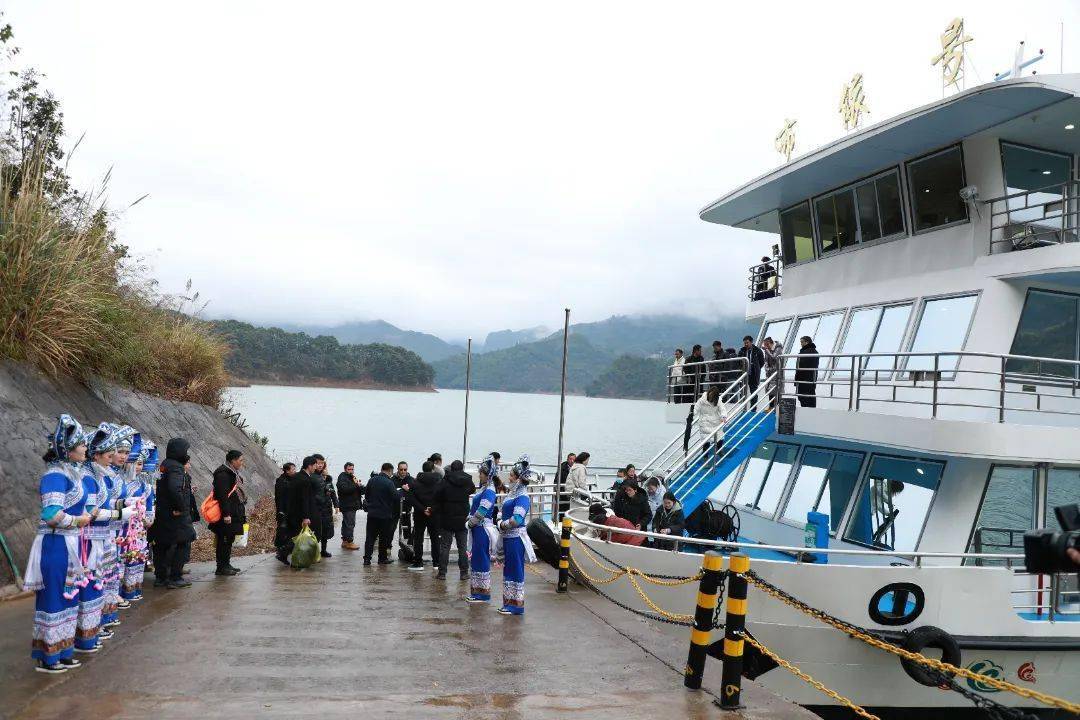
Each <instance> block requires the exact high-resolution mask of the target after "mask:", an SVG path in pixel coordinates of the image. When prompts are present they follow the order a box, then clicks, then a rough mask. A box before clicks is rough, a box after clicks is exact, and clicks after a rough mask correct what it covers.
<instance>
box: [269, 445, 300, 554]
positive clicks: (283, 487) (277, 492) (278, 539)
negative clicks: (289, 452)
mask: <svg viewBox="0 0 1080 720" xmlns="http://www.w3.org/2000/svg"><path fill="white" fill-rule="evenodd" d="M295 474H296V463H291V462H288V463H285V464H284V465H282V466H281V474H280V475H278V478H277V480H275V481H274V507H275V508H276V509H277V531H276V532H275V533H274V547H276V548H280V547H282V546H283V545H285V544H286V543H288V542H289V533H288V529H289V524H288V521H287V518H288V515H289V481H290V480H291V479H292V476H293V475H295ZM283 562H284V563H285V564H288V562H289V561H288V560H284V561H283Z"/></svg>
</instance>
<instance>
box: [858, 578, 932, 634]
mask: <svg viewBox="0 0 1080 720" xmlns="http://www.w3.org/2000/svg"><path fill="white" fill-rule="evenodd" d="M925 605H926V595H925V594H923V591H922V588H921V587H919V586H918V585H916V584H914V583H890V584H888V585H886V586H885V587H883V588H881V589H880V590H878V591H877V592H876V593H874V597H872V598H870V607H869V608H868V611H869V613H870V619H871V620H873V621H874V622H876V623H877V624H879V625H907V624H908V623H910V622H912V621H913V620H915V618H917V617H919V615H920V614H922V611H923V607H924V606H925Z"/></svg>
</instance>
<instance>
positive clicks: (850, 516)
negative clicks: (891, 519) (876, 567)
mask: <svg viewBox="0 0 1080 720" xmlns="http://www.w3.org/2000/svg"><path fill="white" fill-rule="evenodd" d="M868 455H869V457H868V459H867V460H865V461H864V462H863V467H862V470H861V471H860V473H861V474H860V476H859V482H858V484H857V485H856V487H855V491H854V492H853V493H852V505H851V506H850V507H849V508H848V511H847V513H846V516H845V517H844V521H843V525H842V527H843V529H844V532H843V535H838V536H837V537H838V538H840V539H842V540H843V541H844V542H846V543H851V544H852V545H856V546H858V547H864V548H868V549H870V550H876V551H878V552H880V553H881V554H882V555H896V556H898V557H904V556H907V555H910V554H912V553H917V552H919V546H920V545H922V541H923V536H924V535H925V534H926V526H927V524H928V523H929V522H930V516H931V515H932V514H933V512H934V507H935V506H936V505H937V501H938V496H939V495H940V494H941V486H942V484H943V483H944V481H945V471H946V470H947V469H948V467H949V462H948V460H939V459H935V458H928V457H922V456H917V455H898V454H895V453H876V452H871V453H868ZM879 457H880V458H889V459H893V460H904V461H906V462H915V463H918V462H922V463H933V464H935V465H940V466H941V474H940V475H939V476H938V484H937V487H936V488H935V489H934V494H933V496H932V497H931V498H930V503H929V504H928V505H927V506H926V515H925V516H923V521H922V526H920V528H919V534H918V536H917V537H916V539H915V544H914V545H913V546H912V549H911V550H896V549H892V550H886V549H884V548H879V547H874V546H873V545H870V544H867V543H864V542H861V541H859V540H855V539H852V538H850V537H849V536H848V532H849V531H850V530H851V527H850V526H851V523H853V522H854V521H855V509H856V508H855V503H857V502H858V499H859V498H860V497H861V496H862V492H863V489H864V488H865V487H866V484H867V483H869V482H870V470H871V469H872V468H873V467H874V460H876V459H877V458H879Z"/></svg>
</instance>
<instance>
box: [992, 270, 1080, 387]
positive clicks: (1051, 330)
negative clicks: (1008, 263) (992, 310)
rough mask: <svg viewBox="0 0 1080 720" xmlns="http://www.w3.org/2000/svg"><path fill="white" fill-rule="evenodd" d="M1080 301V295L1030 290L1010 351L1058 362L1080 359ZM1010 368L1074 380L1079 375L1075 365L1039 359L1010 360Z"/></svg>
mask: <svg viewBox="0 0 1080 720" xmlns="http://www.w3.org/2000/svg"><path fill="white" fill-rule="evenodd" d="M1078 300H1080V296H1077V295H1068V294H1066V293H1059V292H1047V291H1044V290H1028V294H1027V299H1026V300H1025V301H1024V309H1023V310H1022V311H1021V313H1020V322H1019V324H1018V325H1017V327H1016V336H1015V337H1014V338H1013V344H1012V350H1010V351H1009V352H1010V353H1011V354H1013V355H1029V356H1032V357H1039V358H1052V359H1055V360H1068V361H1073V360H1077V359H1080V354H1078V351H1077V348H1078V344H1080V332H1078V327H1077V323H1078V320H1080V309H1078V308H1077V301H1078ZM1007 369H1008V370H1009V372H1015V373H1030V374H1033V375H1057V376H1062V377H1074V376H1075V373H1076V366H1075V365H1073V364H1072V362H1052V361H1051V362H1040V361H1038V360H1010V361H1009V363H1008V365H1007Z"/></svg>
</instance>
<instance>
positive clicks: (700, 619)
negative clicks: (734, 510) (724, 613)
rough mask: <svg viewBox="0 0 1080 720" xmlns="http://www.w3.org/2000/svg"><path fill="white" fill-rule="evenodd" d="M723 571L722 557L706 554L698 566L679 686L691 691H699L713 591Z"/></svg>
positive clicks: (711, 553)
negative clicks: (694, 606) (694, 607)
mask: <svg viewBox="0 0 1080 720" xmlns="http://www.w3.org/2000/svg"><path fill="white" fill-rule="evenodd" d="M723 569H724V556H723V555H721V554H720V553H718V552H715V551H712V550H710V551H709V552H707V553H705V560H704V561H703V562H702V564H701V583H700V584H699V585H698V594H697V611H696V612H695V613H694V628H693V630H691V631H690V653H689V655H688V656H687V658H686V670H685V671H684V674H685V676H686V677H684V678H683V685H685V686H686V687H688V688H690V689H691V690H699V689H701V677H702V676H703V675H704V674H705V656H706V653H707V652H708V650H709V635H710V633H711V632H712V627H713V613H715V612H716V591H717V590H718V589H719V588H720V577H721V573H722V572H723Z"/></svg>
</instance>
